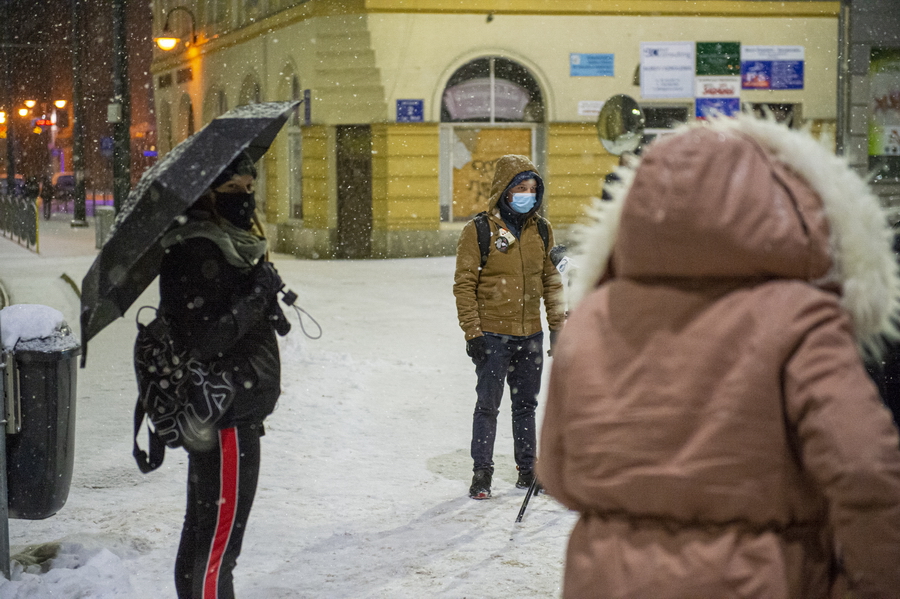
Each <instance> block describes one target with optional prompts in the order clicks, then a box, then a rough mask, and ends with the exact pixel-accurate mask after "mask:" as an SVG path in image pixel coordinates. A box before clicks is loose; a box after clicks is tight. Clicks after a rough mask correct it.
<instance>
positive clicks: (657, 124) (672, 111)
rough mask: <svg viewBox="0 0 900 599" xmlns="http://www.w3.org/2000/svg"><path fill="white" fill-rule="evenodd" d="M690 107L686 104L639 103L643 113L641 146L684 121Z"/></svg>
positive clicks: (687, 117) (687, 116) (688, 116)
mask: <svg viewBox="0 0 900 599" xmlns="http://www.w3.org/2000/svg"><path fill="white" fill-rule="evenodd" d="M691 108H692V107H691V106H688V105H686V104H673V105H663V104H641V111H642V112H643V113H644V136H643V137H642V138H641V146H642V147H643V146H646V145H647V144H648V143H650V142H651V141H653V140H654V139H656V138H657V137H658V136H660V135H665V133H666V132H667V131H669V130H671V129H674V128H675V127H677V126H678V125H682V124H684V123H686V122H687V121H688V119H689V118H690V113H691Z"/></svg>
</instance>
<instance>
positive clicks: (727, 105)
mask: <svg viewBox="0 0 900 599" xmlns="http://www.w3.org/2000/svg"><path fill="white" fill-rule="evenodd" d="M740 96H741V78H740V77H697V78H696V79H695V81H694V97H695V100H694V104H695V109H696V116H697V118H698V119H706V118H710V117H714V116H736V115H738V114H740V112H741V97H740Z"/></svg>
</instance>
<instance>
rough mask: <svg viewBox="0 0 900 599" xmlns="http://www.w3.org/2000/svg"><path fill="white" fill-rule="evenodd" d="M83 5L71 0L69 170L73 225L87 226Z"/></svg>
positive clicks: (76, 0)
mask: <svg viewBox="0 0 900 599" xmlns="http://www.w3.org/2000/svg"><path fill="white" fill-rule="evenodd" d="M83 30H84V4H83V1H82V0H72V172H73V173H75V209H74V211H75V214H74V215H73V218H72V226H73V227H86V226H87V209H86V206H85V204H86V203H87V201H86V194H85V187H84V92H83V84H82V74H81V57H82V52H83V50H82V43H81V42H82V31H83Z"/></svg>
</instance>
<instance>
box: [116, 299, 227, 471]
mask: <svg viewBox="0 0 900 599" xmlns="http://www.w3.org/2000/svg"><path fill="white" fill-rule="evenodd" d="M145 307H147V306H145ZM141 310H143V308H141ZM138 316H140V310H138ZM137 327H138V334H137V338H136V339H135V342H134V372H135V375H136V377H137V385H138V399H137V403H136V404H135V407H134V450H133V452H132V454H133V455H134V459H135V460H136V461H137V464H138V468H140V469H141V472H150V471H152V470H156V469H157V468H159V467H160V466H161V465H162V462H163V457H164V456H165V450H166V448H165V446H166V445H168V446H169V447H173V448H174V447H181V446H186V447H187V448H189V449H194V448H196V449H201V448H203V447H205V446H212V444H213V443H214V442H215V435H216V433H217V430H218V429H217V427H216V423H217V422H218V421H219V420H220V419H221V418H222V415H223V414H224V413H225V412H226V411H227V410H228V409H229V408H230V407H231V404H232V402H233V401H234V395H235V386H234V381H233V380H232V375H231V373H230V372H229V371H228V369H227V368H224V367H223V365H221V364H219V363H217V362H216V361H209V362H201V361H199V360H197V359H196V358H193V357H191V356H190V355H189V354H188V352H187V351H186V350H184V349H181V348H179V347H178V345H177V343H176V341H175V339H174V337H173V336H172V331H171V329H170V324H169V321H168V320H166V318H165V317H164V316H162V315H161V314H159V313H157V316H156V318H155V319H154V320H153V321H152V322H150V324H146V325H145V324H141V322H140V321H138V323H137ZM145 416H146V418H147V420H148V424H149V425H151V426H148V433H149V445H148V451H149V457H148V455H147V452H145V451H143V450H141V449H140V447H138V443H137V437H138V433H139V432H140V429H141V426H142V424H143V422H144V417H145Z"/></svg>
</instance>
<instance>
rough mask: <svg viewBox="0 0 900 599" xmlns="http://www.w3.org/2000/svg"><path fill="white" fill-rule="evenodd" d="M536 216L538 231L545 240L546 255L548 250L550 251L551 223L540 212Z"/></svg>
mask: <svg viewBox="0 0 900 599" xmlns="http://www.w3.org/2000/svg"><path fill="white" fill-rule="evenodd" d="M535 217H536V218H537V228H538V233H539V234H540V235H541V240H542V241H543V242H544V255H545V256H546V255H547V252H549V251H550V223H548V222H547V219H546V218H544V217H543V216H541V215H540V214H535Z"/></svg>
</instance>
